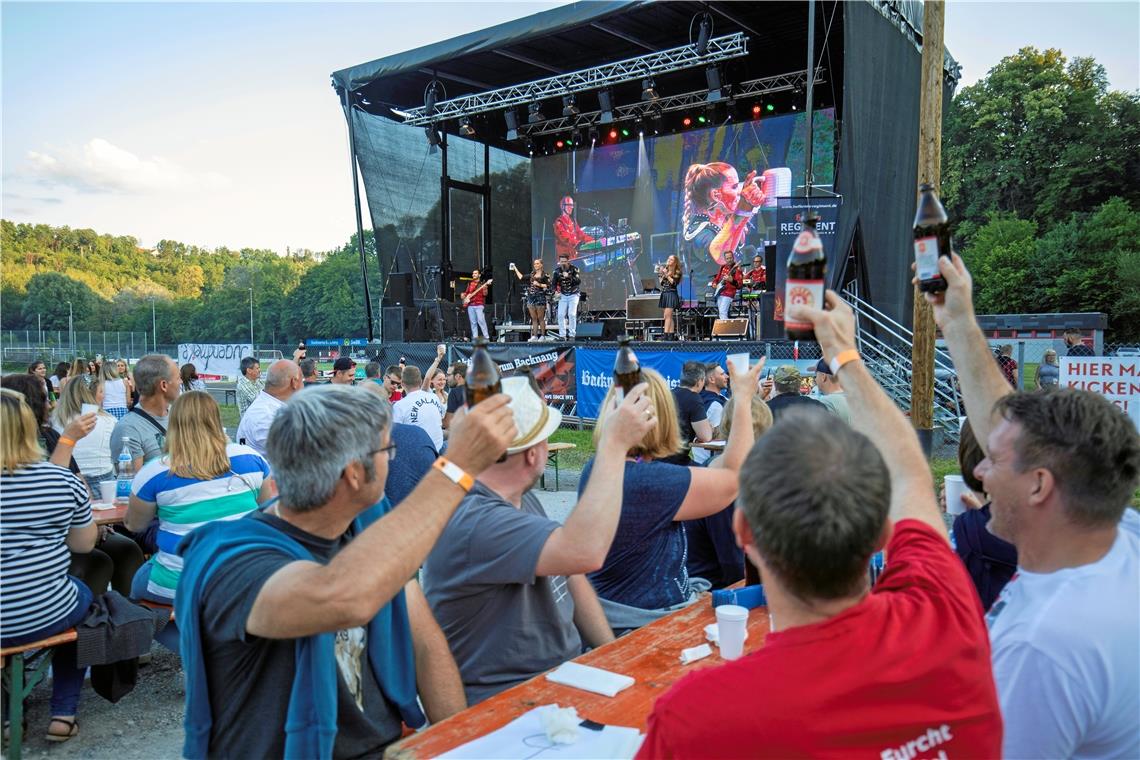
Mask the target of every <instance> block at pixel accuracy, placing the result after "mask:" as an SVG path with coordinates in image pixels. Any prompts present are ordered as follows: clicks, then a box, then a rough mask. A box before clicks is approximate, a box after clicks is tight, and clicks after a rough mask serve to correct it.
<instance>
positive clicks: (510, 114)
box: [503, 108, 519, 140]
mask: <svg viewBox="0 0 1140 760" xmlns="http://www.w3.org/2000/svg"><path fill="white" fill-rule="evenodd" d="M503 120H504V121H506V122H507V139H508V140H517V139H519V115H518V114H517V113H515V109H513V108H508V109H507V110H506V111H503Z"/></svg>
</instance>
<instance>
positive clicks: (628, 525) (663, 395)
mask: <svg viewBox="0 0 1140 760" xmlns="http://www.w3.org/2000/svg"><path fill="white" fill-rule="evenodd" d="M763 366H764V361H763V360H761V361H760V362H759V364H757V365H756V366H755V367H753V368H752V369H751V370H746V371H744V372H739V373H738V372H737V371H736V368H735V367H733V366H732V365H731V363H730V364H729V369H730V371H731V373H732V387H733V389H734V392H733V395H734V397H736V398H738V400H739V402H738V403H739V405H738V406H737V407H736V408H735V411H734V415H735V417H736V419H734V420H733V429H732V433H731V435H730V436H729V438H728V442H727V445H726V446H725V450H724V455H723V456H721V457H720V458H719V459H718V460H717V461H716V462H714V463H713V464H712V465H710V466H709V467H686V466H684V465H677V464H670V463H668V462H662V461H660V460H662V459H664V458H666V457H669V456H671V455H673V454H676V453H677V452H678V451H680V450H681V433H680V429H679V426H678V422H677V407H676V404H675V403H674V401H673V394H672V392H671V391H670V390H669V385H668V383H667V382H666V381H665V379H664V378H663V377H661V375H660V374H658V373H657V372H655V371H654V370H652V369H647V368H642V370H641V373H642V378H643V379H644V380H645V382H647V383H648V385H649V388H648V390H647V391H646V394H647V395H648V396H649V399H650V401H651V402H652V405H653V412H654V414H655V415H656V417H657V424H656V425H655V426H654V427H653V428H652V429H651V430H650V431H649V433H647V434H646V435H645V437H644V438H643V439H642V441H641V443H640V444H639V445H637V446H635V447H634V448H632V449H630V452H629V458H628V459H627V461H626V465H625V480H624V481H623V484H622V504H621V517H620V518H619V520H618V527H617V533H616V535H615V536H614V540H613V543H612V544H611V546H610V551H609V553H608V554H607V555H606V560H605V562H604V563H603V565H602V567H601V569H599V570H597V571H596V572H593V573H590V575H589V578H590V582H591V583H592V584H593V586H594V589H595V590H596V591H597V593H598V599H599V600H600V601H601V604H602V609H603V610H605V613H606V617H607V619H608V620H609V622H610V626H611V627H612V628H613V629H614V633H615V634H618V635H620V634H621V633H622V632H624V631H627V630H630V629H633V628H639V627H641V626H643V625H645V624H647V623H650V622H652V621H653V620H656V619H657V618H660V617H662V616H664V615H666V614H668V613H669V612H671V611H673V610H676V609H679V608H681V607H684V606H685V605H688V604H691V603H692V602H693V601H694V600H695V599H696V596H697V593H698V592H699V591H701V590H703V589H705V588H707V587H708V584H707V583H706V582H703V581H701V582H692V581H691V579H690V578H689V574H688V571H687V569H686V567H685V555H686V553H687V550H688V545H687V539H686V536H685V527H684V524H683V523H684V521H685V520H696V519H699V518H701V517H706V516H708V515H712V514H715V513H717V512H719V511H721V510H722V509H724V508H725V506H727V505H728V504H731V503H732V502H733V500H734V499H736V493H737V490H738V488H739V473H740V467H741V465H742V464H743V463H744V458H745V457H746V456H747V455H748V452H749V450H750V449H751V448H752V442H753V434H752V425H751V400H752V398H753V396H755V394H756V391H757V388H758V386H759V377H760V369H761V368H762V367H763ZM615 393H616V391H615V389H614V388H612V387H611V388H610V391H609V394H608V395H607V397H606V401H605V402H604V403H603V404H602V411H601V413H600V414H599V419H598V425H597V426H596V427H595V428H594V436H595V439H596V438H597V437H598V436H599V435H600V434H599V432H598V431H599V430H601V428H602V425H603V423H604V420H605V417H606V415H607V414H608V411H607V410H609V409H610V406H611V404H610V401H611V399H612V397H613V395H614V394H615ZM744 401H748V403H747V404H745V403H743V402H744ZM595 442H596V441H595ZM593 464H594V463H593V461H590V462H588V463H587V464H586V467H585V469H584V470H583V471H582V477H581V479H580V481H579V483H578V493H579V494H581V493H582V492H583V491H584V490H585V488H586V484H587V483H588V482H589V479H590V472H591V471H592V469H593Z"/></svg>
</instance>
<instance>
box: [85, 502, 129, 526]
mask: <svg viewBox="0 0 1140 760" xmlns="http://www.w3.org/2000/svg"><path fill="white" fill-rule="evenodd" d="M127 509H128V506H127V505H126V504H120V505H118V506H115V507H111V508H110V509H95V508H94V507H92V509H91V514H92V515H93V516H94V517H95V524H96V525H118V524H119V523H121V522H122V521H123V520H126V519H127Z"/></svg>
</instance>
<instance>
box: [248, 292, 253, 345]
mask: <svg viewBox="0 0 1140 760" xmlns="http://www.w3.org/2000/svg"><path fill="white" fill-rule="evenodd" d="M249 346H250V348H251V349H252V348H253V288H250V289H249Z"/></svg>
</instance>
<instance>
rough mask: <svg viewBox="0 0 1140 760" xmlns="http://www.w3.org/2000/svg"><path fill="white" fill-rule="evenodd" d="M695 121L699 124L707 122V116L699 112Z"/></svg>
mask: <svg viewBox="0 0 1140 760" xmlns="http://www.w3.org/2000/svg"><path fill="white" fill-rule="evenodd" d="M697 121H698V122H699V123H701V124H708V122H709V120H708V117H706V116H705V115H704V114H701V115H700V116H698V117H697Z"/></svg>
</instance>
